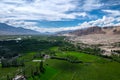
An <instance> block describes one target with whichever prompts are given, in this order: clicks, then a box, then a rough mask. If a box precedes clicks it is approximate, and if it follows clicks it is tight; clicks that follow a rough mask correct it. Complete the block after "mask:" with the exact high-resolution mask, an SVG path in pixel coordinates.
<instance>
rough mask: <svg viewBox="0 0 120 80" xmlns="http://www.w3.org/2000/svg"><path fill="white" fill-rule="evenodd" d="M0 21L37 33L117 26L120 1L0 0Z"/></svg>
mask: <svg viewBox="0 0 120 80" xmlns="http://www.w3.org/2000/svg"><path fill="white" fill-rule="evenodd" d="M0 22H1V23H6V24H9V25H12V26H15V27H23V28H27V29H32V30H35V31H39V32H56V31H63V30H75V29H81V28H86V27H91V26H101V27H103V26H117V25H120V1H119V0H0Z"/></svg>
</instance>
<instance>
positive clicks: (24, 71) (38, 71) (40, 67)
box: [6, 61, 45, 80]
mask: <svg viewBox="0 0 120 80" xmlns="http://www.w3.org/2000/svg"><path fill="white" fill-rule="evenodd" d="M28 68H30V73H29V75H28V70H29V69H28ZM43 73H45V68H44V63H43V61H41V62H40V63H39V65H38V66H36V67H34V68H33V66H29V67H24V68H23V69H21V70H20V71H19V72H18V73H17V75H22V76H24V78H26V80H27V79H29V78H31V77H32V78H33V80H36V78H35V76H39V77H40V74H43ZM14 77H16V75H14V74H13V76H11V74H10V75H7V76H6V79H7V80H12V79H13V78H14Z"/></svg>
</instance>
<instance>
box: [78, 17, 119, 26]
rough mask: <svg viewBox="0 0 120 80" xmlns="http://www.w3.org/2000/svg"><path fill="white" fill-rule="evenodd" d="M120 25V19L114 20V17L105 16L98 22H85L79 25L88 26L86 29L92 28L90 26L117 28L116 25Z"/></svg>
mask: <svg viewBox="0 0 120 80" xmlns="http://www.w3.org/2000/svg"><path fill="white" fill-rule="evenodd" d="M115 22H116V23H115ZM119 23H120V17H118V18H114V17H107V16H103V17H102V18H101V19H97V20H93V21H89V22H84V23H82V24H79V25H80V26H86V27H90V26H100V27H104V26H116V25H119Z"/></svg>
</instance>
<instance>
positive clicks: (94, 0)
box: [82, 0, 104, 11]
mask: <svg viewBox="0 0 120 80" xmlns="http://www.w3.org/2000/svg"><path fill="white" fill-rule="evenodd" d="M103 5H104V4H102V3H100V1H99V0H84V5H83V7H82V9H83V10H85V11H91V10H94V9H99V8H100V7H102V6H103Z"/></svg>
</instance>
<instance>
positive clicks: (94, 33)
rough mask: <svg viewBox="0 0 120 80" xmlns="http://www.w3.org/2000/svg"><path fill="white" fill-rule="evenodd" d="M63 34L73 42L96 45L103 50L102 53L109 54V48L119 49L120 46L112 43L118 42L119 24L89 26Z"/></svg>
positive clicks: (119, 38) (119, 39)
mask: <svg viewBox="0 0 120 80" xmlns="http://www.w3.org/2000/svg"><path fill="white" fill-rule="evenodd" d="M86 32H87V33H86ZM64 36H68V37H69V40H70V41H73V42H75V43H85V44H89V45H98V46H99V48H101V49H102V50H105V53H104V55H111V50H120V47H118V46H114V45H113V44H115V43H117V42H120V26H117V27H104V28H99V27H91V28H87V29H84V30H76V31H73V32H70V33H68V34H64Z"/></svg>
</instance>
